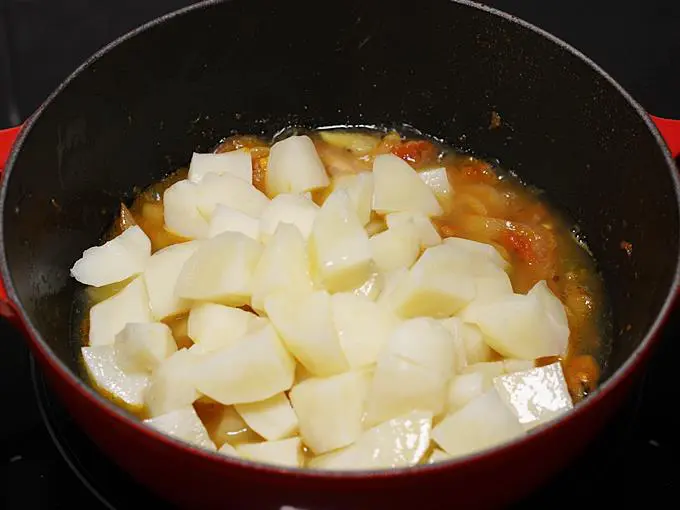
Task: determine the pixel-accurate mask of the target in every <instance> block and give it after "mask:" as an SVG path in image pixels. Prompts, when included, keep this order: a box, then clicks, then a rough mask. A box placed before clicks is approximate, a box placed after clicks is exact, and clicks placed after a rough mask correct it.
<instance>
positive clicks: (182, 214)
mask: <svg viewBox="0 0 680 510" xmlns="http://www.w3.org/2000/svg"><path fill="white" fill-rule="evenodd" d="M198 204H199V190H198V185H196V184H194V183H193V182H190V181H188V180H182V181H177V182H176V183H175V184H173V185H172V186H170V187H169V188H168V189H166V190H165V191H164V192H163V215H164V218H165V228H166V229H167V230H168V231H170V232H172V233H174V234H177V235H179V236H181V237H186V238H187V239H201V238H203V237H205V236H206V235H208V221H207V220H206V219H205V218H204V217H203V216H202V215H201V213H200V211H199V209H198Z"/></svg>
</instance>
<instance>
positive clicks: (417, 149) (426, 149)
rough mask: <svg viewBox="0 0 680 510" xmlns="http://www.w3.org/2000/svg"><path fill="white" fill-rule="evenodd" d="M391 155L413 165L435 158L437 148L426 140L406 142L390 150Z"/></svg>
mask: <svg viewBox="0 0 680 510" xmlns="http://www.w3.org/2000/svg"><path fill="white" fill-rule="evenodd" d="M392 154H394V155H395V156H399V157H400V158H401V159H403V160H404V161H406V162H407V163H413V164H415V165H418V164H421V163H424V162H426V161H431V160H433V159H435V158H436V157H437V148H436V147H435V146H434V144H432V143H431V142H428V141H427V140H408V141H405V142H401V143H400V144H399V145H396V146H394V147H393V148H392Z"/></svg>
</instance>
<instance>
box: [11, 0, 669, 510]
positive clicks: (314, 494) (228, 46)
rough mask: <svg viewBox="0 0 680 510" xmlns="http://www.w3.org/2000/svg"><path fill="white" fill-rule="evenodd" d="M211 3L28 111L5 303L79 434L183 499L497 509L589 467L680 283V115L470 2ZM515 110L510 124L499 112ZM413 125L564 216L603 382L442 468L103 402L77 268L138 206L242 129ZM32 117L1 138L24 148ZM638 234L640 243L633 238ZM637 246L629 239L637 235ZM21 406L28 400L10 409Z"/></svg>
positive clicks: (141, 36)
mask: <svg viewBox="0 0 680 510" xmlns="http://www.w3.org/2000/svg"><path fill="white" fill-rule="evenodd" d="M321 5H322V4H320V3H318V2H314V3H312V2H302V1H293V2H280V1H277V0H251V1H225V2H219V1H210V2H204V3H201V4H198V5H194V6H192V7H189V8H187V9H184V10H181V11H178V12H176V13H173V14H170V15H167V16H164V17H162V18H159V19H157V20H156V21H153V22H152V23H149V24H147V25H145V26H143V27H142V28H140V29H137V30H135V31H133V32H131V33H129V34H128V35H126V36H124V37H122V38H121V39H119V40H117V41H115V42H114V43H112V44H110V45H109V46H107V47H106V48H104V49H103V50H101V51H100V52H98V53H97V54H96V55H94V56H93V57H92V58H90V59H89V60H88V61H87V62H86V63H85V64H83V65H82V66H81V67H80V68H79V69H78V70H77V71H76V72H75V73H73V74H72V75H71V76H70V77H69V78H68V79H67V80H66V81H65V82H64V83H63V84H62V85H61V86H59V88H58V89H57V90H56V91H55V92H54V93H53V94H52V95H51V96H50V97H49V99H48V100H47V101H46V102H45V103H44V104H43V105H42V106H41V107H40V108H39V109H38V110H37V111H36V112H35V113H34V114H33V115H32V116H31V117H30V119H28V121H27V122H26V123H25V124H24V126H23V127H22V129H21V131H20V133H19V136H18V138H17V139H16V141H15V142H14V144H13V148H12V150H11V154H10V155H9V159H8V161H7V164H6V166H5V170H4V177H3V181H2V190H1V195H0V209H1V211H2V223H1V225H0V242H1V243H2V248H1V249H0V271H1V273H2V281H3V283H4V286H5V289H6V295H3V296H2V298H3V304H2V306H1V307H0V310H1V311H2V314H3V315H5V316H6V317H7V318H9V319H10V320H12V321H13V322H14V323H15V324H16V325H17V326H18V327H20V328H22V329H23V331H24V333H25V336H26V339H27V341H28V342H29V344H30V346H31V348H32V351H33V353H34V355H35V356H36V358H37V359H38V360H39V362H40V364H41V366H42V368H43V370H44V372H45V374H46V375H47V376H48V379H49V381H50V383H51V384H52V386H53V388H54V389H55V390H56V392H57V393H58V395H59V396H60V398H61V399H62V400H63V402H64V403H65V405H66V406H67V408H68V410H69V412H70V413H71V415H72V416H73V418H74V419H75V420H76V421H77V423H78V424H79V425H80V426H81V427H82V429H83V430H84V431H85V432H86V433H87V434H88V435H89V436H91V437H92V439H93V440H94V441H95V442H96V443H97V444H98V445H99V447H100V448H101V449H102V450H103V451H104V452H106V454H108V455H109V456H110V457H111V458H113V459H114V460H115V461H116V462H117V463H118V464H120V466H121V467H122V468H123V469H124V470H126V471H127V472H129V473H131V474H132V475H133V476H134V477H136V478H137V479H138V480H139V481H141V482H142V483H144V484H146V485H148V486H149V487H151V488H152V489H153V490H154V491H156V492H157V493H158V494H159V495H161V496H162V497H164V498H166V499H168V500H170V501H172V502H174V503H176V504H178V505H180V506H183V507H187V508H189V507H190V508H202V509H205V508H248V509H269V508H277V509H278V508H281V507H284V506H286V505H290V506H292V507H295V508H304V509H349V508H351V509H363V508H366V509H369V508H370V509H374V508H383V507H390V508H418V507H419V505H422V506H423V507H428V508H444V507H449V506H454V505H455V506H460V507H465V506H474V507H476V508H486V507H494V506H499V505H503V504H506V503H508V502H510V501H514V500H517V499H518V498H520V497H522V496H524V495H526V494H528V493H529V492H530V491H532V490H533V489H535V488H536V487H537V486H538V485H539V484H541V483H543V482H544V481H545V480H546V479H548V478H549V477H550V476H552V475H553V474H555V473H556V472H557V471H558V470H559V469H560V468H562V467H563V466H565V465H566V464H567V463H569V462H570V461H572V460H573V459H574V458H575V457H576V456H577V455H578V453H579V452H581V451H582V450H583V448H584V447H585V445H586V444H587V443H588V442H589V441H590V440H591V439H592V438H593V437H594V436H595V435H596V434H597V433H598V431H599V430H600V429H601V428H602V426H603V424H604V423H605V422H606V421H607V420H608V419H609V418H610V417H611V416H612V414H613V413H614V411H615V410H616V409H617V407H618V406H619V405H620V404H621V403H622V401H623V400H624V398H625V396H626V395H627V393H628V392H629V390H630V389H631V387H632V386H633V384H634V383H635V380H636V376H638V375H639V374H640V373H641V372H642V371H643V369H644V367H645V363H646V362H647V360H648V358H649V357H650V354H651V352H652V349H653V347H654V344H655V342H656V341H657V339H658V337H659V330H660V329H661V327H662V325H663V323H664V320H665V319H666V318H667V316H668V314H669V313H670V311H671V307H672V301H673V299H674V297H675V295H676V293H677V289H678V278H679V277H678V261H679V248H680V246H679V240H680V225H679V204H678V197H679V183H678V176H677V175H676V168H675V166H674V162H673V159H672V154H671V150H669V148H670V149H672V150H673V152H675V154H677V152H678V149H679V148H680V128H678V125H677V124H675V123H674V122H673V121H668V120H664V119H658V122H659V129H660V130H661V131H663V132H664V134H665V136H666V137H667V140H668V146H667V145H666V144H665V143H664V140H663V139H662V137H661V136H660V133H659V130H657V128H655V126H654V124H653V122H652V119H651V118H650V116H649V115H648V114H647V113H646V112H644V111H643V109H642V108H641V107H640V106H639V105H638V104H637V103H636V102H635V101H634V100H633V98H631V96H630V95H629V94H628V93H626V92H625V91H624V90H623V89H622V88H621V87H620V86H619V85H618V84H617V83H615V81H614V80H612V78H610V77H609V76H608V75H607V74H606V73H605V72H604V71H603V70H601V69H600V68H599V67H597V66H596V65H595V64H594V63H593V62H592V61H590V60H588V58H587V57H585V56H584V55H582V54H580V53H579V52H578V51H576V50H574V49H573V48H571V47H569V46H568V45H567V44H565V43H564V42H562V41H560V40H558V39H556V38H555V37H553V36H551V35H550V34H547V33H545V32H543V31H541V30H540V29H538V28H536V27H534V26H531V25H529V24H527V23H525V22H523V21H521V20H519V19H517V18H514V17H512V16H509V15H507V14H504V13H501V12H498V11H496V10H494V9H490V8H488V7H484V6H481V5H478V4H474V3H472V2H468V1H465V0H457V1H447V0H430V1H428V2H419V3H417V4H414V3H413V2H401V1H396V2H389V4H384V3H383V2H366V1H364V0H345V1H344V2H340V3H335V4H327V5H326V7H325V9H326V10H322V8H321ZM492 114H493V116H494V118H496V119H497V118H498V117H500V120H501V122H500V125H499V126H498V125H497V123H491V122H490V120H491V117H492ZM348 124H349V125H373V124H376V125H382V126H388V127H390V126H396V127H402V126H404V125H409V126H413V127H415V128H417V129H419V130H422V131H423V132H425V133H428V134H430V135H434V136H437V137H440V138H442V139H444V140H446V141H448V142H449V143H451V144H453V145H455V146H457V147H459V148H461V149H464V150H469V151H471V152H472V153H474V154H476V155H479V156H481V157H488V158H493V159H496V160H498V161H500V163H501V164H502V166H503V167H505V168H507V169H509V170H512V171H514V172H516V173H517V174H518V175H519V176H520V177H521V178H523V179H524V180H525V181H527V182H529V183H531V184H533V185H535V186H537V187H538V188H540V189H542V190H545V193H546V197H547V199H548V200H550V201H552V202H553V203H554V204H556V205H557V206H559V207H561V208H563V209H564V210H565V211H567V212H568V213H569V214H570V215H571V217H573V218H574V219H575V220H576V221H577V223H578V226H579V229H580V231H581V232H582V233H583V235H584V236H585V237H586V239H587V241H588V244H589V246H590V249H591V250H592V252H593V254H594V256H595V258H596V259H597V261H598V263H599V270H600V271H601V272H602V274H603V277H604V279H605V282H606V286H607V291H608V296H609V300H610V302H611V308H612V311H613V312H612V319H611V320H612V322H613V328H612V329H613V338H612V342H611V354H610V355H609V359H608V362H607V364H606V366H605V367H604V371H603V375H604V380H603V383H602V385H601V387H600V388H599V389H598V390H597V391H595V392H594V393H592V394H591V395H590V396H589V397H588V398H586V400H585V401H584V402H583V403H581V404H580V405H578V406H577V407H576V408H575V410H574V411H573V412H570V413H568V414H567V415H564V416H563V417H561V418H560V419H558V420H556V421H555V422H553V423H551V424H549V425H547V426H544V427H542V428H540V429H538V430H536V431H535V432H533V433H531V434H529V435H527V436H526V437H524V438H522V439H518V440H515V441H513V442H510V443H508V444H504V445H501V446H498V447H496V448H493V449H491V450H488V451H484V452H481V453H478V454H474V455H470V456H467V457H464V458H460V459H456V460H451V461H449V462H445V463H442V464H437V465H429V466H419V467H415V468H411V469H397V470H392V471H376V472H353V473H328V472H317V471H312V470H309V471H300V470H291V469H286V468H276V467H271V466H265V465H261V464H258V463H253V462H248V461H242V460H238V459H234V458H227V457H223V456H219V455H218V454H213V453H209V452H206V451H199V450H197V449H195V448H192V447H191V446H188V445H187V444H184V443H181V442H178V441H176V440H174V439H171V438H169V437H166V436H164V435H161V434H159V433H157V432H156V431H154V430H152V429H151V428H148V427H146V426H143V425H142V424H141V423H140V422H139V421H138V420H136V419H134V418H133V417H131V416H130V415H129V414H127V413H126V412H125V411H124V410H122V409H121V408H118V407H116V406H115V405H114V404H112V403H111V402H110V401H108V400H107V399H105V398H103V397H101V396H100V395H99V394H98V393H97V392H96V391H95V390H94V389H93V388H92V387H91V386H90V384H89V383H88V382H87V380H86V379H85V378H84V377H83V375H82V370H81V368H80V365H79V360H78V352H79V349H78V348H79V339H78V335H77V334H74V331H77V324H76V326H74V324H73V323H74V321H77V318H78V316H79V313H80V311H79V310H78V309H77V305H76V304H75V303H77V300H76V299H75V296H76V293H77V290H78V286H77V284H76V282H75V281H74V280H73V279H72V278H70V276H69V268H70V267H71V265H72V264H73V262H74V261H75V260H76V259H78V258H79V257H80V255H81V254H82V251H83V250H84V249H85V248H87V247H89V246H92V245H94V244H97V242H98V240H99V239H100V236H101V235H102V233H103V232H104V231H105V230H106V229H107V227H108V226H109V225H110V223H111V221H112V219H113V218H114V215H115V213H116V211H117V209H118V207H119V203H120V201H121V200H130V199H131V197H132V196H133V193H134V191H135V190H138V189H139V188H141V187H144V186H147V185H149V184H151V183H153V182H154V181H157V180H159V179H160V178H161V177H163V176H164V175H166V174H167V173H168V172H170V171H171V170H174V169H175V168H177V167H179V166H181V165H183V164H186V163H187V162H188V159H189V157H190V156H191V153H192V151H194V150H195V151H208V150H210V149H211V148H212V147H213V146H214V144H215V143H216V142H217V141H219V139H220V138H221V137H224V136H228V135H230V134H232V133H236V132H238V133H258V134H262V135H265V136H269V135H272V134H273V133H275V132H277V131H278V130H280V129H281V128H284V127H286V126H290V125H300V126H309V127H313V126H330V125H348ZM15 134H16V130H15V131H9V132H6V133H3V135H2V143H3V144H5V145H9V144H10V143H11V141H12V137H13V136H14V135H15ZM631 246H632V249H631ZM624 248H625V249H624ZM5 412H6V413H11V412H12V410H11V409H8V410H5Z"/></svg>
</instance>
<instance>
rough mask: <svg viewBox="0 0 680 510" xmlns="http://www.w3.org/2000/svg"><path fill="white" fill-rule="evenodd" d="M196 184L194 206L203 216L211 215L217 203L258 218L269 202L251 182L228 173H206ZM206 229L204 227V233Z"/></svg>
mask: <svg viewBox="0 0 680 510" xmlns="http://www.w3.org/2000/svg"><path fill="white" fill-rule="evenodd" d="M196 186H197V203H196V206H197V208H198V210H199V212H200V213H201V214H202V215H203V217H204V218H210V217H212V215H213V213H214V212H215V208H216V207H217V205H218V204H222V205H226V206H227V207H230V208H232V209H236V210H237V211H241V212H242V213H245V214H247V215H248V216H252V217H253V218H259V217H260V216H261V215H262V212H263V211H264V210H265V208H266V207H267V204H269V199H268V198H267V196H266V195H265V194H264V193H262V192H261V191H260V190H258V189H257V188H256V187H254V186H253V185H252V184H250V183H248V182H246V181H244V180H242V179H239V178H238V177H234V176H233V175H230V174H222V175H217V174H212V173H210V174H206V175H205V176H204V177H203V179H202V180H201V182H200V183H199V184H197V185H196ZM206 224H207V222H206ZM207 230H208V229H207V227H206V235H207Z"/></svg>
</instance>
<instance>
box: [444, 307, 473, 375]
mask: <svg viewBox="0 0 680 510" xmlns="http://www.w3.org/2000/svg"><path fill="white" fill-rule="evenodd" d="M439 323H440V324H441V325H442V326H444V328H446V330H447V331H448V332H449V333H450V334H451V336H452V337H453V348H454V353H455V354H454V358H455V360H454V367H453V371H454V373H456V374H457V373H459V372H460V371H461V370H463V369H464V368H465V367H466V366H467V364H468V356H467V351H466V349H465V340H464V333H463V326H464V324H463V321H461V320H460V319H459V318H458V317H449V318H448V319H440V320H439ZM480 336H481V334H480Z"/></svg>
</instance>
